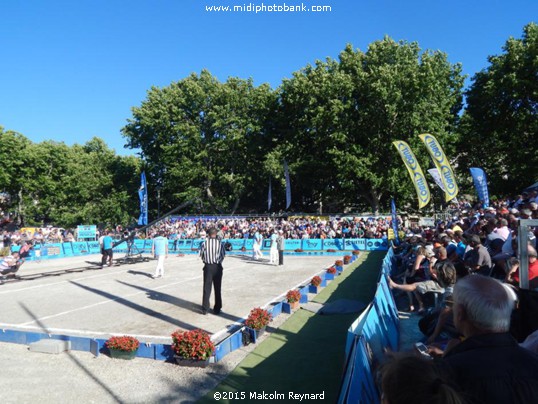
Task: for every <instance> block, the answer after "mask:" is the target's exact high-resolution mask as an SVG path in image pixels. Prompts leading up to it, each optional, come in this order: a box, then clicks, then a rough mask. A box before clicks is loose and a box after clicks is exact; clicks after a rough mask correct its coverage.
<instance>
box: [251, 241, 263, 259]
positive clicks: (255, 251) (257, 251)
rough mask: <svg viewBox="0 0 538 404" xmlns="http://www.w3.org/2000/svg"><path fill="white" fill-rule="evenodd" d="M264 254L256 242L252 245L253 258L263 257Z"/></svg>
mask: <svg viewBox="0 0 538 404" xmlns="http://www.w3.org/2000/svg"><path fill="white" fill-rule="evenodd" d="M262 257H263V254H262V251H261V250H260V246H259V245H258V244H256V243H254V245H253V246H252V258H262Z"/></svg>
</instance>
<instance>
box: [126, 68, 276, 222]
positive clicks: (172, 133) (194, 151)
mask: <svg viewBox="0 0 538 404" xmlns="http://www.w3.org/2000/svg"><path fill="white" fill-rule="evenodd" d="M274 99H275V95H274V93H273V92H272V91H271V89H270V88H269V86H267V85H262V86H259V87H255V86H254V85H253V82H252V80H242V79H238V78H229V79H228V80H227V81H226V82H225V83H220V82H219V81H218V80H217V79H216V78H215V77H213V76H212V75H211V74H210V73H209V72H208V71H206V70H204V71H202V72H201V73H200V75H196V74H192V75H190V76H189V77H187V78H185V79H183V80H181V81H179V82H175V83H172V84H171V85H170V86H168V87H164V88H155V87H154V88H152V89H151V90H150V91H149V92H148V96H147V99H146V100H145V101H144V102H143V103H142V105H141V106H140V107H135V108H133V110H132V112H133V118H132V119H131V120H130V121H129V123H128V124H127V125H126V126H125V127H124V128H123V134H124V136H125V137H126V138H127V140H128V145H129V146H130V147H136V148H140V149H141V151H142V158H143V159H144V163H145V164H146V166H147V170H146V171H147V173H148V174H149V175H148V176H149V179H148V182H149V183H150V184H156V183H158V182H159V181H160V182H162V185H163V207H174V206H175V205H178V204H180V203H183V202H185V201H188V200H198V201H199V202H200V203H201V206H200V205H196V206H198V207H199V208H201V209H202V210H204V209H211V210H213V211H217V212H224V211H226V212H229V211H235V210H236V209H237V208H238V207H239V205H240V201H241V198H243V197H247V196H251V195H248V190H249V189H250V186H251V185H252V184H253V183H255V182H256V179H257V178H258V177H259V174H258V173H259V171H260V170H261V168H260V167H261V165H262V154H263V150H262V149H261V147H260V145H261V143H260V139H261V138H262V137H263V136H264V133H265V126H264V121H265V119H266V116H267V115H268V112H269V111H270V108H271V105H272V103H274ZM150 186H151V185H149V184H148V187H150ZM150 195H151V194H150ZM152 196H153V195H152Z"/></svg>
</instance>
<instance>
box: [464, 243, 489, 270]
mask: <svg viewBox="0 0 538 404" xmlns="http://www.w3.org/2000/svg"><path fill="white" fill-rule="evenodd" d="M467 240H468V242H469V245H470V246H471V247H472V250H470V251H468V252H467V253H465V256H464V257H463V263H464V265H465V267H466V268H467V270H468V271H469V273H478V274H480V275H486V276H489V274H490V272H491V257H490V255H489V252H488V250H487V249H486V247H484V246H483V245H482V241H481V240H480V237H479V236H478V235H476V234H473V235H471V236H468V237H467Z"/></svg>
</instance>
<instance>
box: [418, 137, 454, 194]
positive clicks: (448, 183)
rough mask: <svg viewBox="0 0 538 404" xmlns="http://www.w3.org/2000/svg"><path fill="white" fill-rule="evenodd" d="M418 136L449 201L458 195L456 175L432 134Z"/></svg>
mask: <svg viewBox="0 0 538 404" xmlns="http://www.w3.org/2000/svg"><path fill="white" fill-rule="evenodd" d="M419 137H420V140H422V142H424V145H425V146H426V149H427V150H428V153H430V156H431V158H432V160H433V163H434V164H435V167H436V168H437V171H438V172H439V175H440V177H441V182H442V183H443V185H444V187H443V188H444V191H445V201H446V202H449V201H451V200H452V199H454V198H455V197H456V196H457V195H458V184H457V183H456V177H455V176H454V171H452V167H451V165H450V162H449V161H448V159H447V158H446V156H445V152H444V151H443V148H442V147H441V145H440V144H439V142H438V141H437V139H436V138H435V137H434V136H432V135H430V134H428V133H425V134H423V135H419ZM434 178H435V177H434Z"/></svg>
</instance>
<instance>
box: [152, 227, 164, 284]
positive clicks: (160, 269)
mask: <svg viewBox="0 0 538 404" xmlns="http://www.w3.org/2000/svg"><path fill="white" fill-rule="evenodd" d="M164 234H165V233H164V231H163V230H161V231H160V232H159V236H158V237H155V238H154V239H153V245H152V246H151V253H152V254H153V255H154V256H155V257H156V258H157V268H155V274H154V275H153V279H157V278H162V277H163V276H164V260H165V258H168V239H167V238H166V237H165V236H164Z"/></svg>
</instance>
